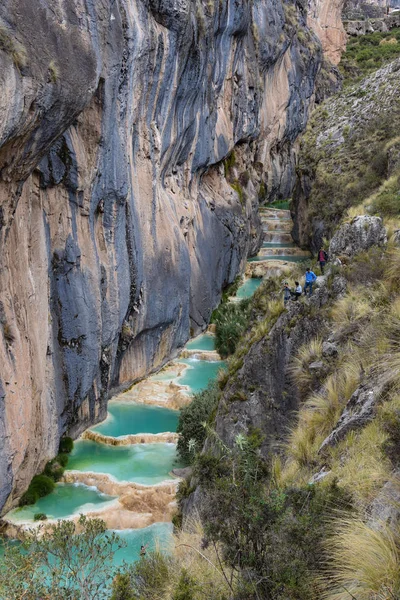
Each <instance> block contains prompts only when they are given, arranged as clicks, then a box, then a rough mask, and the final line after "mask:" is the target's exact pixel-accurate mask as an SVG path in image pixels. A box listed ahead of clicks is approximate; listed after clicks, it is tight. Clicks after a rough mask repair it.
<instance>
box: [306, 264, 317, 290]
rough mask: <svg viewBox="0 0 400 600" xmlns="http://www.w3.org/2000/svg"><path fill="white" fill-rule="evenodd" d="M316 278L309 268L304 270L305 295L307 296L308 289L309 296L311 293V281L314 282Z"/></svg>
mask: <svg viewBox="0 0 400 600" xmlns="http://www.w3.org/2000/svg"><path fill="white" fill-rule="evenodd" d="M316 279H317V276H316V274H315V273H314V272H313V271H311V269H310V268H308V269H307V271H306V284H305V286H304V293H305V295H306V296H307V290H308V289H309V290H310V292H309V296H311V294H312V286H313V283H314V281H315V280H316Z"/></svg>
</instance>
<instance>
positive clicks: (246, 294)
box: [236, 277, 262, 299]
mask: <svg viewBox="0 0 400 600" xmlns="http://www.w3.org/2000/svg"><path fill="white" fill-rule="evenodd" d="M261 282H262V278H260V277H253V278H252V279H247V280H246V281H245V282H244V284H243V285H241V286H240V287H239V289H238V291H237V293H236V298H240V299H243V298H250V297H251V296H252V295H253V294H254V292H255V291H256V289H257V288H258V287H259V286H260V285H261Z"/></svg>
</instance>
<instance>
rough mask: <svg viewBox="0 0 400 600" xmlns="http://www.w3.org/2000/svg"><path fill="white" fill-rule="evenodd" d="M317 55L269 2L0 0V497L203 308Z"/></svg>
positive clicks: (224, 275) (25, 479)
mask: <svg viewBox="0 0 400 600" xmlns="http://www.w3.org/2000/svg"><path fill="white" fill-rule="evenodd" d="M33 4H35V5H34V6H33ZM300 31H301V32H302V34H303V35H299V32H300ZM320 54H321V53H320V45H319V42H318V40H317V39H316V38H315V36H314V35H313V34H312V33H311V32H310V31H309V30H308V29H307V26H306V15H305V13H304V10H303V8H302V6H301V5H298V4H288V5H286V4H285V5H283V4H282V3H281V2H280V1H278V0H265V1H261V0H253V1H252V2H250V1H247V0H240V1H239V0H214V1H211V2H209V1H205V0H204V2H203V1H201V0H196V1H195V0H192V1H190V0H118V1H114V0H96V1H94V0H86V1H84V0H52V1H50V0H43V1H42V2H41V3H40V6H37V5H36V3H32V2H31V0H7V1H6V2H5V3H2V6H1V7H0V82H1V89H2V91H3V93H2V95H1V97H0V249H1V252H0V269H1V270H0V302H1V304H0V322H1V327H0V509H1V507H3V511H4V510H6V509H7V508H10V507H11V506H12V505H13V504H15V502H16V500H17V498H18V496H19V495H20V494H21V492H23V491H24V490H25V489H26V487H27V485H28V484H29V481H30V479H31V477H32V475H34V474H35V473H36V472H38V471H39V470H40V469H41V468H43V466H44V464H45V462H46V461H47V460H48V459H49V458H51V457H52V456H53V455H54V454H55V453H56V452H57V447H58V441H59V438H60V436H61V435H62V434H63V433H65V432H68V433H69V434H71V435H73V436H75V435H78V434H79V433H80V432H81V431H83V430H84V429H85V428H86V427H87V426H89V425H90V424H92V423H94V422H96V421H97V420H99V419H100V418H102V417H103V416H104V415H105V412H106V400H107V397H108V395H109V394H110V391H112V390H115V389H117V388H121V387H127V386H129V385H130V384H131V383H132V382H133V381H135V380H137V379H138V378H140V377H143V376H145V375H146V374H147V373H149V372H150V371H151V370H154V369H156V368H158V367H160V366H161V365H162V364H163V363H164V362H165V361H166V360H168V358H170V357H171V356H172V355H173V354H174V353H175V352H176V351H177V349H178V348H180V347H182V345H183V344H184V343H185V342H186V340H187V339H188V336H189V334H190V331H191V330H192V332H197V331H199V330H200V329H201V328H202V327H204V326H205V325H206V323H207V322H208V319H209V317H210V313H211V311H212V309H213V308H214V307H215V305H216V304H217V302H218V300H219V297H220V293H221V289H222V288H223V286H225V285H227V284H228V283H229V282H231V281H233V279H234V278H235V276H236V274H237V273H238V272H239V271H240V270H241V269H242V268H243V266H244V263H245V261H246V258H247V256H248V254H250V253H252V252H255V251H256V250H257V248H258V246H259V243H260V242H259V240H260V227H259V221H258V217H257V206H258V199H259V196H262V197H265V198H269V199H273V198H275V197H286V196H287V195H288V194H289V193H290V191H291V188H292V185H293V174H294V159H295V150H294V145H295V142H296V139H297V136H298V134H299V133H300V132H301V131H302V130H303V129H304V127H305V124H306V122H307V117H308V109H309V104H310V101H311V99H312V95H313V89H314V79H315V76H316V73H317V71H318V68H319V64H320V58H321V56H320ZM232 151H234V154H232ZM227 157H230V158H229V160H226V159H227ZM231 184H233V185H234V187H232V185H231Z"/></svg>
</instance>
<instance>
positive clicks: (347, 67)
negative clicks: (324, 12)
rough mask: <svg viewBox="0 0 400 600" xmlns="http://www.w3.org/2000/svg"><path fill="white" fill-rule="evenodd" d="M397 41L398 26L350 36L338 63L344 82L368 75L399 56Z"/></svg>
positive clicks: (351, 81) (399, 45) (399, 32)
mask: <svg viewBox="0 0 400 600" xmlns="http://www.w3.org/2000/svg"><path fill="white" fill-rule="evenodd" d="M399 41H400V28H395V29H392V30H391V31H389V32H378V31H376V32H374V33H369V34H367V35H363V36H360V37H351V38H350V39H349V40H348V43H347V48H346V52H344V54H343V55H342V59H341V62H340V64H339V69H340V71H341V72H342V74H343V75H344V77H345V83H349V84H353V83H354V80H355V79H356V78H357V77H362V76H365V75H368V73H370V72H372V71H374V70H376V69H379V68H380V67H382V66H383V65H384V64H386V63H387V62H389V61H391V60H393V59H395V58H397V57H398V56H400V43H399Z"/></svg>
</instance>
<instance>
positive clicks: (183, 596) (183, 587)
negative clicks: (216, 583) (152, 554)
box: [172, 569, 197, 600]
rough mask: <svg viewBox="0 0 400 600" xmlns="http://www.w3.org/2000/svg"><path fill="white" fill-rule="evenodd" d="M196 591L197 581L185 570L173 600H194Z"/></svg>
mask: <svg viewBox="0 0 400 600" xmlns="http://www.w3.org/2000/svg"><path fill="white" fill-rule="evenodd" d="M196 589H197V584H196V581H195V580H194V579H193V577H191V576H190V575H189V573H188V572H187V571H186V569H183V571H182V573H181V576H180V578H179V581H178V585H177V587H176V589H175V591H174V594H173V596H172V600H194V599H195V597H196V596H195V594H196Z"/></svg>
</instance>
